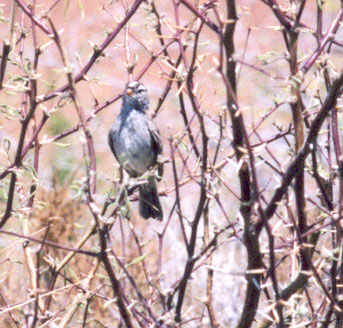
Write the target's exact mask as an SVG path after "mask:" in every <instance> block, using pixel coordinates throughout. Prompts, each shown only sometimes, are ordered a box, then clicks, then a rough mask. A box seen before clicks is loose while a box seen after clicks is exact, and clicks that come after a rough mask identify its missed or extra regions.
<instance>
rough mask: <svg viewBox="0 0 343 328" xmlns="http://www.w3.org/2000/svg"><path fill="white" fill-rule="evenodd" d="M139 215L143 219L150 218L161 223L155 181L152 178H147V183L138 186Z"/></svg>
mask: <svg viewBox="0 0 343 328" xmlns="http://www.w3.org/2000/svg"><path fill="white" fill-rule="evenodd" d="M139 214H140V215H141V216H142V217H143V218H144V219H149V218H150V217H151V218H153V219H156V220H158V221H162V218H163V212H162V206H161V203H160V199H159V197H158V191H157V185H156V179H155V177H154V176H150V177H149V178H148V183H146V184H143V185H140V186H139Z"/></svg>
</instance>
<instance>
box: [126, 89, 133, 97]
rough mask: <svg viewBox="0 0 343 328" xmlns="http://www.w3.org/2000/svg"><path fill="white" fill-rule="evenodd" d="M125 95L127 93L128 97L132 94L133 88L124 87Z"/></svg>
mask: <svg viewBox="0 0 343 328" xmlns="http://www.w3.org/2000/svg"><path fill="white" fill-rule="evenodd" d="M126 95H128V96H129V97H130V96H132V95H133V90H132V89H131V88H127V89H126Z"/></svg>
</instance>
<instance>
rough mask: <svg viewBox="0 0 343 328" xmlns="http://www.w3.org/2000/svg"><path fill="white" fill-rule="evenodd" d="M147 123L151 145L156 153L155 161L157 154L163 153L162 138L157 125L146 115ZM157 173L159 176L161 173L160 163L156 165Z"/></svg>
mask: <svg viewBox="0 0 343 328" xmlns="http://www.w3.org/2000/svg"><path fill="white" fill-rule="evenodd" d="M147 124H148V128H149V131H150V136H151V140H152V145H153V148H154V151H155V153H156V161H157V157H158V155H162V153H163V144H162V139H161V136H160V131H159V130H158V129H157V127H156V126H155V125H154V123H153V122H152V121H151V119H150V118H148V117H147ZM158 175H159V176H162V175H163V165H161V164H159V165H158Z"/></svg>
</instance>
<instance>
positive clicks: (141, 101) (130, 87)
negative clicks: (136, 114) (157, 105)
mask: <svg viewBox="0 0 343 328" xmlns="http://www.w3.org/2000/svg"><path fill="white" fill-rule="evenodd" d="M123 104H124V105H126V106H130V107H133V108H135V109H136V110H139V111H142V112H145V111H146V110H147V109H148V107H149V95H148V91H147V89H146V87H145V86H144V85H143V83H141V82H137V81H133V82H129V83H127V84H126V88H125V91H124V96H123Z"/></svg>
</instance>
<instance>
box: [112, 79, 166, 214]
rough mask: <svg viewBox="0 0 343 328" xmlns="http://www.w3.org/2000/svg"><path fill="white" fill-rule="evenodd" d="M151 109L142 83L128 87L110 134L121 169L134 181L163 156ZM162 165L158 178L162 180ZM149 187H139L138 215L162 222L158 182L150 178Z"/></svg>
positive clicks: (145, 185) (131, 83)
mask: <svg viewBox="0 0 343 328" xmlns="http://www.w3.org/2000/svg"><path fill="white" fill-rule="evenodd" d="M148 108H149V96H148V92H147V90H146V88H145V87H144V85H143V84H142V83H140V82H130V83H128V84H127V85H126V88H125V92H124V96H123V104H122V107H121V111H120V114H119V116H118V117H117V119H116V120H115V122H114V124H113V126H112V128H111V130H110V132H109V134H108V143H109V145H110V148H111V150H112V152H113V154H114V156H115V157H116V159H117V160H118V161H119V163H120V164H121V166H122V167H123V168H124V169H125V170H126V171H127V172H128V173H129V175H130V176H131V177H134V178H136V177H139V176H141V175H143V174H144V173H145V172H146V171H148V170H149V169H150V168H151V167H153V166H155V165H156V164H157V157H158V155H159V154H162V142H161V138H160V135H159V131H158V129H157V128H156V127H155V125H154V124H153V123H152V121H151V119H150V117H149V116H148V115H147V114H146V113H145V112H146V110H147V109H148ZM162 173H163V171H162V165H160V166H159V169H158V174H159V175H160V176H162ZM147 180H148V182H147V183H146V184H143V185H140V186H139V212H140V215H141V216H142V217H143V218H145V219H148V218H149V217H152V218H155V219H157V220H162V217H163V212H162V207H161V203H160V200H159V197H158V191H157V186H156V179H155V177H154V176H149V177H148V178H147Z"/></svg>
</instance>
